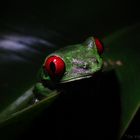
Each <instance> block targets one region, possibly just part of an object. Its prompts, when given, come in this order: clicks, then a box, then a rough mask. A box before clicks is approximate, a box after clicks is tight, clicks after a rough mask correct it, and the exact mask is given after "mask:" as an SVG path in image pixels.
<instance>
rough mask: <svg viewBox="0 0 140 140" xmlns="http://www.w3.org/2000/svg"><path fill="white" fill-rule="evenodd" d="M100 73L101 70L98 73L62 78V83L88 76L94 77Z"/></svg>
mask: <svg viewBox="0 0 140 140" xmlns="http://www.w3.org/2000/svg"><path fill="white" fill-rule="evenodd" d="M98 73H99V72H96V73H93V74H87V75H82V76H77V77H73V78H69V79H62V80H61V81H60V84H63V83H69V82H73V81H78V80H82V79H87V78H92V77H95V76H97V75H98Z"/></svg>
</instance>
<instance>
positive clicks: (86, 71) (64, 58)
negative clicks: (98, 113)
mask: <svg viewBox="0 0 140 140" xmlns="http://www.w3.org/2000/svg"><path fill="white" fill-rule="evenodd" d="M102 52H103V46H102V43H101V42H100V41H99V39H97V38H94V37H89V38H88V39H87V40H86V41H85V42H83V43H82V44H76V45H71V46H66V47H64V48H61V49H59V50H57V51H55V52H54V53H52V54H50V55H48V56H47V57H46V59H45V61H44V63H43V66H42V68H41V71H40V81H39V82H38V83H37V84H36V85H35V88H34V93H35V95H37V96H36V97H37V98H38V99H39V98H40V97H47V96H49V93H51V92H52V90H57V88H56V87H57V86H56V85H58V84H63V83H68V82H73V81H76V80H81V79H84V78H90V77H92V76H93V75H94V74H95V73H97V72H98V71H100V70H101V68H102V66H103V61H102V57H101V54H102ZM38 99H36V101H39V100H38Z"/></svg>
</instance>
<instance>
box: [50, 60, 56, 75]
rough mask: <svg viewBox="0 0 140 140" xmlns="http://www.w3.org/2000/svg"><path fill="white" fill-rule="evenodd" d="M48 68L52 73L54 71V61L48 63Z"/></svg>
mask: <svg viewBox="0 0 140 140" xmlns="http://www.w3.org/2000/svg"><path fill="white" fill-rule="evenodd" d="M50 69H51V71H52V72H53V73H55V71H56V68H55V64H54V62H51V63H50Z"/></svg>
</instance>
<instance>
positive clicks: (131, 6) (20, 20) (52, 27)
mask: <svg viewBox="0 0 140 140" xmlns="http://www.w3.org/2000/svg"><path fill="white" fill-rule="evenodd" d="M138 6H139V5H138V3H136V1H135V0H133V1H132V0H127V1H125V0H116V1H115V0H106V1H104V0H59V1H56V0H51V1H45V2H44V1H38V2H35V1H27V2H26V1H24V2H21V1H19V2H14V1H11V2H7V3H3V4H1V8H0V29H1V35H2V34H3V33H7V34H11V33H17V34H18V35H25V36H26V35H30V36H36V37H40V38H42V39H44V40H47V41H48V42H51V43H52V44H53V45H54V46H57V45H58V46H64V45H66V44H73V43H76V42H80V41H83V40H84V39H85V38H86V37H88V36H89V35H93V34H95V35H96V36H98V37H99V38H104V37H106V36H107V35H111V33H113V32H115V31H117V30H120V29H122V28H124V27H127V26H131V25H134V24H138V23H139V20H140V17H139V7H138ZM132 36H133V35H132ZM22 41H23V40H22ZM29 47H30V46H29ZM31 47H32V45H31ZM19 53H20V52H19ZM38 57H39V56H38ZM39 62H41V60H40V61H39ZM39 62H37V63H39ZM39 66H40V65H39V64H38V65H37V66H35V68H39ZM26 69H27V68H25V73H27V72H26ZM16 70H17V68H16ZM14 71H15V69H13V73H14ZM15 73H16V72H15ZM17 73H18V72H17ZM19 74H20V72H19ZM34 75H35V72H34ZM34 75H33V76H34ZM18 76H19V75H18V74H17V77H14V78H15V79H14V80H15V81H16V80H17V79H18ZM25 77H26V76H25ZM12 78H13V77H12ZM31 78H32V77H31ZM1 79H5V77H2V78H1ZM8 80H9V81H10V82H11V81H13V80H11V77H10V78H9V79H8ZM25 80H26V79H25ZM16 82H17V81H16ZM107 82H109V81H107ZM114 88H115V87H114ZM7 92H8V91H7ZM10 96H11V95H10ZM63 98H64V97H63ZM77 99H78V97H77ZM82 100H83V98H82ZM60 101H61V100H60ZM60 101H58V104H60V105H59V107H56V106H57V105H58V104H57V103H56V104H55V105H53V106H52V108H51V109H50V110H48V111H47V113H48V112H49V114H50V115H49V116H47V115H48V114H47V113H46V112H43V114H42V116H40V117H39V118H37V119H36V120H34V121H33V124H32V125H31V126H30V127H29V128H28V129H27V131H25V130H24V128H23V134H22V135H20V137H21V136H22V137H24V138H25V137H27V136H28V135H29V134H31V137H32V138H35V137H36V136H37V137H39V136H40V138H42V137H44V135H45V136H46V138H47V136H48V137H50V138H51V136H52V137H55V136H56V137H57V138H61V137H62V138H65V139H66V136H64V135H63V133H61V132H63V131H64V132H65V133H66V134H67V137H69V136H73V135H74V133H76V131H77V134H80V133H81V134H82V135H81V136H85V137H87V136H89V137H90V136H91V137H92V138H94V137H95V136H93V135H92V130H93V129H90V128H89V126H87V124H86V123H85V122H83V126H84V127H83V126H80V125H79V126H78V123H79V124H80V123H81V122H82V119H88V117H87V116H86V113H87V114H88V113H89V115H91V118H90V119H89V121H88V123H90V120H92V117H93V116H92V114H90V109H92V108H89V109H88V110H86V107H85V106H84V105H82V107H85V108H84V111H85V114H84V115H83V114H82V113H83V110H82V109H81V110H79V114H78V112H77V110H76V109H79V108H80V106H79V104H78V106H77V108H76V106H74V105H77V102H76V101H77V100H76V99H75V100H74V101H75V104H74V105H73V107H72V108H71V107H70V106H67V105H66V106H67V107H68V108H69V110H70V109H71V111H72V112H67V109H66V108H64V107H63V106H65V100H64V99H63V102H62V103H61V102H60ZM118 101H119V99H118ZM81 103H82V101H81ZM96 103H97V102H96ZM102 103H105V102H102ZM118 103H119V102H118ZM88 105H90V104H88ZM88 105H87V106H88ZM102 105H103V104H102ZM107 105H108V104H107ZM105 107H106V106H104V107H103V108H102V106H100V109H101V110H102V109H103V110H105ZM107 107H108V106H107ZM61 109H64V111H63V110H61ZM72 109H74V110H72ZM65 111H66V112H65ZM59 113H61V114H59ZM63 113H64V114H65V115H66V118H65V119H68V120H69V119H70V118H71V117H73V118H72V119H71V121H73V122H69V121H66V122H65V121H63V118H61V117H64V116H63ZM73 113H76V115H75V116H73ZM98 113H99V114H100V117H101V118H102V115H103V116H104V114H102V113H101V112H98ZM114 113H116V112H114ZM57 115H58V117H57ZM69 115H70V116H69ZM80 115H81V116H80ZM82 115H83V116H82ZM45 117H47V120H49V121H45ZM75 117H76V119H75ZM78 117H79V122H78V123H77V122H76V120H78ZM105 117H106V119H107V120H108V121H109V119H110V116H108V115H105ZM95 118H96V117H95ZM59 119H60V122H59ZM40 120H41V122H40ZM136 120H137V122H138V119H136ZM50 121H51V122H50ZM61 123H62V124H61ZM65 123H68V125H69V126H70V127H69V129H68V130H65V127H66V124H65ZM75 123H77V126H76V128H74V127H75V126H74V124H75ZM92 123H93V122H92ZM101 123H102V124H104V126H103V127H95V126H94V127H95V128H98V129H99V128H102V129H104V130H105V129H106V126H107V125H108V124H107V123H106V122H105V121H103V122H101ZM136 124H138V123H136V122H134V125H132V128H130V130H129V131H128V134H129V133H131V132H133V131H135V127H138V126H137V125H136ZM61 125H62V126H61ZM90 125H91V126H92V124H90ZM54 126H55V127H54ZM96 126H98V123H96ZM44 127H46V128H44ZM82 128H84V129H82ZM71 129H72V130H71ZM89 130H90V131H89ZM110 130H111V128H110ZM46 131H47V132H49V134H48V135H47V132H46ZM98 132H103V130H101V131H99V130H98ZM111 132H112V133H114V132H113V131H111ZM84 133H85V134H84ZM109 133H110V132H108V133H107V132H106V131H104V133H98V134H96V135H98V136H99V137H102V136H103V134H109ZM134 133H135V132H134ZM110 137H111V138H112V137H113V134H112V135H110ZM125 138H127V137H125ZM85 139H86V138H85ZM89 139H90V138H89Z"/></svg>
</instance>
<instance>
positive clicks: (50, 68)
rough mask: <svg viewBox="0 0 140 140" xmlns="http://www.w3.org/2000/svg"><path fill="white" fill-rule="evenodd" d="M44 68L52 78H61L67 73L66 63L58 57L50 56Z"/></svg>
mask: <svg viewBox="0 0 140 140" xmlns="http://www.w3.org/2000/svg"><path fill="white" fill-rule="evenodd" d="M44 68H45V70H46V72H47V73H48V74H49V76H50V77H51V78H56V79H57V78H60V77H61V76H62V75H63V74H64V72H65V63H64V61H63V60H62V59H61V58H60V57H58V56H50V57H49V58H48V59H47V60H46V61H45V65H44Z"/></svg>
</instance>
